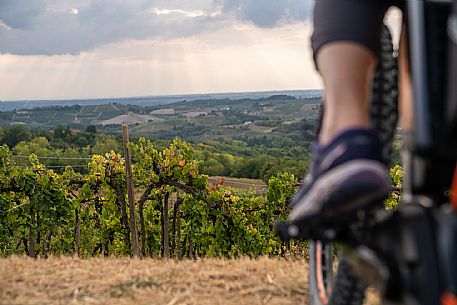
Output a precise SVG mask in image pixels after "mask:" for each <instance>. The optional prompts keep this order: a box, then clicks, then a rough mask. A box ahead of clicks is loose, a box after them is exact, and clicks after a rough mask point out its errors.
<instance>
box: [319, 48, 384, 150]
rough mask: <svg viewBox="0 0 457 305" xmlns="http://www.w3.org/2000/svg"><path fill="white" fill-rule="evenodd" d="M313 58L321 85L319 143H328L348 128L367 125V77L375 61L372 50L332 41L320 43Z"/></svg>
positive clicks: (369, 78)
mask: <svg viewBox="0 0 457 305" xmlns="http://www.w3.org/2000/svg"><path fill="white" fill-rule="evenodd" d="M316 60H317V66H318V69H319V72H320V74H321V76H322V80H323V82H324V88H325V97H324V109H325V110H324V113H325V116H324V118H323V121H322V127H321V131H320V134H319V144H321V145H325V144H328V143H329V142H330V141H331V140H332V139H333V138H334V137H335V136H336V135H338V134H339V133H341V132H342V131H344V130H347V129H350V128H368V127H369V126H370V122H369V107H370V92H371V81H372V78H373V73H374V69H375V67H376V62H377V59H376V56H375V55H374V53H373V52H372V51H370V50H369V49H368V48H366V47H364V46H362V45H360V44H356V43H351V42H334V43H330V44H327V45H325V46H324V47H322V48H321V49H320V51H319V53H318V55H317V58H316Z"/></svg>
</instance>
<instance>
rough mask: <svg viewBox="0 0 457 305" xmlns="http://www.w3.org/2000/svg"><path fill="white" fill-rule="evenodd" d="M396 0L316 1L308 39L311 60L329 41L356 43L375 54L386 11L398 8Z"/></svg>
mask: <svg viewBox="0 0 457 305" xmlns="http://www.w3.org/2000/svg"><path fill="white" fill-rule="evenodd" d="M402 2H403V1H400V0H316V6H315V8H314V33H313V36H312V38H311V43H312V48H313V57H314V60H316V55H317V53H318V52H319V49H320V48H321V47H322V46H323V45H325V44H327V43H330V42H335V41H351V42H356V43H359V44H361V45H363V46H365V47H367V48H368V49H370V50H372V51H373V52H375V53H376V54H377V53H378V51H379V48H380V37H379V36H380V33H381V29H382V24H383V19H384V15H385V13H386V11H387V10H388V9H389V7H391V6H398V7H400V8H401V6H402V5H401V4H402Z"/></svg>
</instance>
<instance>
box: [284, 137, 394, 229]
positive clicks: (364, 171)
mask: <svg viewBox="0 0 457 305" xmlns="http://www.w3.org/2000/svg"><path fill="white" fill-rule="evenodd" d="M381 160H382V157H381V144H380V143H379V139H378V137H377V135H376V134H375V132H373V131H372V130H370V129H350V130H347V131H345V132H343V133H341V134H340V135H338V136H337V137H336V138H335V139H334V140H333V141H332V142H331V143H329V144H328V145H326V146H325V147H320V146H318V145H317V146H316V147H314V152H313V160H312V162H311V170H310V173H309V174H308V177H307V179H306V181H305V182H304V184H303V186H302V187H301V189H300V190H299V192H298V193H296V194H295V195H294V197H293V198H292V201H291V203H292V206H293V208H292V212H291V214H290V215H289V221H291V222H300V221H302V220H309V219H311V218H313V219H316V218H317V219H318V220H320V219H321V218H322V220H324V219H325V220H330V221H331V220H342V221H344V220H345V219H346V217H347V216H352V215H354V214H355V211H358V210H361V209H367V208H370V207H372V205H373V204H376V203H379V202H382V200H383V199H385V198H386V197H387V195H388V193H389V191H390V188H391V183H390V178H389V176H388V174H387V170H386V167H385V165H384V164H383V163H382V161H381Z"/></svg>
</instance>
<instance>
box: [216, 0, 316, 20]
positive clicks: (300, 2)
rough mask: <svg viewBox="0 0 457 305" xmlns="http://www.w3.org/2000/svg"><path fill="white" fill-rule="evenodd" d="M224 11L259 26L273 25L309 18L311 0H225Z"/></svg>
mask: <svg viewBox="0 0 457 305" xmlns="http://www.w3.org/2000/svg"><path fill="white" fill-rule="evenodd" d="M221 2H222V3H223V7H224V11H225V12H233V13H235V15H236V16H237V18H239V19H240V20H245V21H251V22H253V23H254V24H256V25H258V26H261V27H273V26H275V25H277V24H278V23H281V22H290V21H297V20H306V19H309V17H310V15H311V8H312V0H269V1H265V0H225V1H221Z"/></svg>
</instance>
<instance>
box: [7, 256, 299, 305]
mask: <svg viewBox="0 0 457 305" xmlns="http://www.w3.org/2000/svg"><path fill="white" fill-rule="evenodd" d="M307 272H308V270H307V264H306V262H305V261H298V260H289V261H286V260H279V259H268V258H261V259H258V260H249V259H240V260H218V259H203V260H186V261H173V260H152V259H145V260H138V259H128V258H109V259H106V258H94V259H88V260H80V259H74V258H51V259H47V260H41V259H38V260H33V259H29V258H24V257H13V258H8V259H0V304H2V305H3V304H5V305H15V304H30V305H32V304H40V305H41V304H110V305H117V304H132V305H133V304H135V305H143V304H144V305H146V304H147V305H153V304H165V305H178V304H188V305H190V304H195V305H218V304H221V305H222V304H224V305H225V304H236V305H243V304H306V303H307V299H308V295H307V293H308V291H307V286H308V283H307V282H308V280H307Z"/></svg>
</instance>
